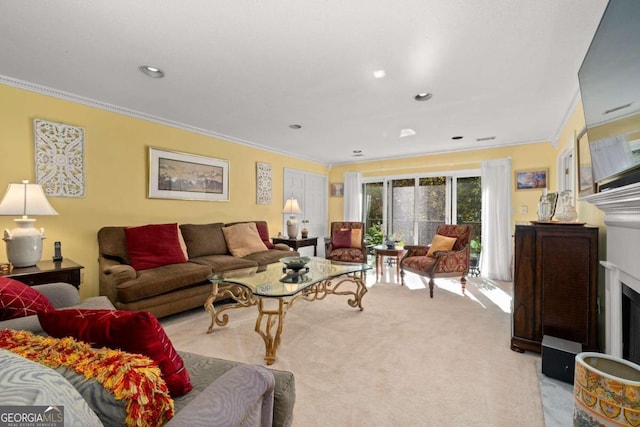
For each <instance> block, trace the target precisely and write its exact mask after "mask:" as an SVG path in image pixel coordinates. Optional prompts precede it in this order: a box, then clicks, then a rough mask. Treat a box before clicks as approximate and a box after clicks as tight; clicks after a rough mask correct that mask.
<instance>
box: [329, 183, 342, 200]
mask: <svg viewBox="0 0 640 427" xmlns="http://www.w3.org/2000/svg"><path fill="white" fill-rule="evenodd" d="M330 189H331V191H330V195H331V197H343V196H344V183H342V182H336V183H333V184H331V187H330Z"/></svg>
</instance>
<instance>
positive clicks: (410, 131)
mask: <svg viewBox="0 0 640 427" xmlns="http://www.w3.org/2000/svg"><path fill="white" fill-rule="evenodd" d="M415 134H416V131H415V130H413V129H402V130H401V131H400V138H404V137H405V136H413V135H415Z"/></svg>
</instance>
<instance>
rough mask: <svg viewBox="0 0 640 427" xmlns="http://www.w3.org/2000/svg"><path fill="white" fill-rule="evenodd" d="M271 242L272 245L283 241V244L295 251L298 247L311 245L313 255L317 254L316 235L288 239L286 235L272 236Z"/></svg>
mask: <svg viewBox="0 0 640 427" xmlns="http://www.w3.org/2000/svg"><path fill="white" fill-rule="evenodd" d="M271 242H272V243H273V244H274V245H275V244H276V243H284V244H285V245H287V246H289V247H290V248H292V249H293V250H294V251H297V250H298V248H303V247H305V246H313V256H318V238H317V237H307V238H306V239H289V238H287V237H272V238H271Z"/></svg>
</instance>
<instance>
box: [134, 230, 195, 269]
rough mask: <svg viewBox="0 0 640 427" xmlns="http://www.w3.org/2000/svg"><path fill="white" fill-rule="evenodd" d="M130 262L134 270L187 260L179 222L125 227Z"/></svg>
mask: <svg viewBox="0 0 640 427" xmlns="http://www.w3.org/2000/svg"><path fill="white" fill-rule="evenodd" d="M124 234H125V238H126V241H127V252H128V254H129V262H130V263H131V267H133V269H134V270H146V269H148V268H154V267H161V266H163V265H168V264H180V263H183V262H187V259H186V258H185V256H184V252H183V251H182V248H181V247H180V239H179V237H178V224H176V223H173V224H149V225H143V226H140V227H127V228H125V229H124Z"/></svg>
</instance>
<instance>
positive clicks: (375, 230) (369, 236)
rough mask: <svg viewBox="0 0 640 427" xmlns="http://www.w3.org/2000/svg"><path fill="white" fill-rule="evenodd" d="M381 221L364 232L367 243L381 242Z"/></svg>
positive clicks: (377, 243) (375, 243)
mask: <svg viewBox="0 0 640 427" xmlns="http://www.w3.org/2000/svg"><path fill="white" fill-rule="evenodd" d="M381 227H382V224H381V223H375V224H373V225H372V226H371V227H369V229H368V230H367V231H366V232H365V233H364V238H365V240H366V242H367V245H379V244H381V243H382V240H383V237H384V235H383V234H382V230H381V229H380V228H381Z"/></svg>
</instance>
